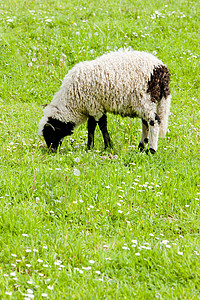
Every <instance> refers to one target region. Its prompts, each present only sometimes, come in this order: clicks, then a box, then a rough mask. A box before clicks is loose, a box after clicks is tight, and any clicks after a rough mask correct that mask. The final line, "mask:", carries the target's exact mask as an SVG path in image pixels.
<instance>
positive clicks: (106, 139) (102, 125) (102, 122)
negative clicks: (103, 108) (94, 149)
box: [98, 114, 112, 149]
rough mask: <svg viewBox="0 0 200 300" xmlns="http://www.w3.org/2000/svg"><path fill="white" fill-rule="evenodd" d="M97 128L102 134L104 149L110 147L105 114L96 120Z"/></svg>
mask: <svg viewBox="0 0 200 300" xmlns="http://www.w3.org/2000/svg"><path fill="white" fill-rule="evenodd" d="M98 124H99V128H100V130H101V132H102V134H103V139H104V144H105V149H106V148H108V147H111V148H112V142H111V139H110V136H109V133H108V129H107V116H106V114H104V115H103V116H102V117H101V118H100V119H99V121H98Z"/></svg>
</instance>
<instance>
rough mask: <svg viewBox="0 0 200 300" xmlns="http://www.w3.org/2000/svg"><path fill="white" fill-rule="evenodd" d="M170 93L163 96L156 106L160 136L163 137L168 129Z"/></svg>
mask: <svg viewBox="0 0 200 300" xmlns="http://www.w3.org/2000/svg"><path fill="white" fill-rule="evenodd" d="M170 103H171V95H168V96H167V97H165V96H163V97H162V98H161V100H160V101H159V103H158V106H157V114H158V116H159V117H160V130H159V134H160V137H162V138H164V137H165V135H166V133H167V129H168V118H169V111H170Z"/></svg>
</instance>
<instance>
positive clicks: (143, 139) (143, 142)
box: [138, 119, 149, 152]
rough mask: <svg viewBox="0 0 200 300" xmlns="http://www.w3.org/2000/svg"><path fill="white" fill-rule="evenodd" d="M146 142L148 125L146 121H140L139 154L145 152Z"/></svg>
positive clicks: (147, 140)
mask: <svg viewBox="0 0 200 300" xmlns="http://www.w3.org/2000/svg"><path fill="white" fill-rule="evenodd" d="M148 142H149V125H148V123H147V121H146V120H144V119H142V137H141V140H140V143H139V146H138V148H139V149H140V151H141V152H142V151H143V150H147V148H148Z"/></svg>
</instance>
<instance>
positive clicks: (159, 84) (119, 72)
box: [38, 49, 171, 153]
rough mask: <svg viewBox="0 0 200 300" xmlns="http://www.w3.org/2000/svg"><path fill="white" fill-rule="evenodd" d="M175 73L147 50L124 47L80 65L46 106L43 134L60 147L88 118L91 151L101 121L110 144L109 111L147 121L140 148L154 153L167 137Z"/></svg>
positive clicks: (47, 139)
mask: <svg viewBox="0 0 200 300" xmlns="http://www.w3.org/2000/svg"><path fill="white" fill-rule="evenodd" d="M169 80H170V73H169V70H168V69H167V67H166V66H165V65H164V64H163V63H162V61H160V60H159V59H158V58H156V57H155V56H153V55H152V54H149V53H146V52H139V51H133V50H131V49H125V50H122V49H120V50H119V51H114V52H110V53H108V54H104V55H103V56H101V57H98V58H96V59H95V60H92V61H85V62H80V63H78V64H76V65H75V66H74V67H73V68H72V69H71V70H70V71H69V72H68V74H67V75H66V76H65V78H64V80H63V83H62V86H61V88H60V90H59V91H58V92H57V93H56V94H55V96H54V98H53V100H52V102H51V103H50V104H49V105H47V106H46V107H45V109H44V116H43V117H42V119H41V120H40V123H39V130H38V133H39V134H40V135H43V136H44V139H45V141H46V144H47V146H48V147H49V148H51V150H52V151H55V150H56V149H57V148H58V146H59V145H60V144H61V142H62V139H63V138H64V137H65V136H66V135H70V134H72V133H73V130H74V128H75V127H77V126H79V125H80V124H82V123H84V122H85V121H87V120H88V144H87V146H88V149H90V148H91V147H93V146H94V131H95V127H96V125H97V123H98V125H99V127H100V130H101V132H102V134H103V138H104V144H105V148H107V147H109V146H111V139H110V136H109V133H108V130H107V116H106V113H107V112H109V113H113V114H118V115H121V116H122V117H126V116H128V117H139V118H141V119H142V137H141V141H140V143H139V148H140V150H141V151H142V150H144V149H145V150H147V151H148V143H149V151H150V152H151V153H155V151H156V150H157V142H158V134H159V133H160V136H161V137H164V136H165V134H166V132H167V127H168V116H169V110H170V101H171V96H170V88H169Z"/></svg>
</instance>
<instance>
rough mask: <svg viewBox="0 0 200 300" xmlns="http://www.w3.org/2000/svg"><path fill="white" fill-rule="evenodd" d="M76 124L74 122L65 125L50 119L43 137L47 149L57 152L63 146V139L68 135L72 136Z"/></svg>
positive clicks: (45, 126)
mask: <svg viewBox="0 0 200 300" xmlns="http://www.w3.org/2000/svg"><path fill="white" fill-rule="evenodd" d="M74 126H75V124H74V123H72V122H67V123H64V122H62V121H59V120H57V119H53V118H49V119H48V121H47V123H46V124H45V125H44V129H43V136H44V139H45V142H46V144H47V147H48V148H50V149H51V151H53V152H55V151H56V150H57V148H58V146H59V145H61V143H62V140H63V138H64V137H65V136H66V135H71V134H72V132H73V129H74Z"/></svg>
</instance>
